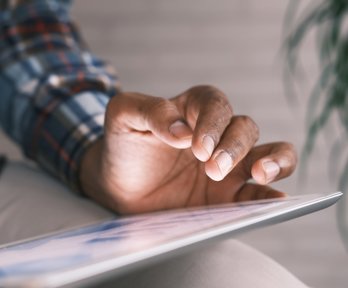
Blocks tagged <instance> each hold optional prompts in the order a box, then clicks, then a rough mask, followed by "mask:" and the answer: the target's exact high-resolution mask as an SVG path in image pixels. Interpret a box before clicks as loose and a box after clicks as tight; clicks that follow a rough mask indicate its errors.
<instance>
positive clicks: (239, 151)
mask: <svg viewBox="0 0 348 288" xmlns="http://www.w3.org/2000/svg"><path fill="white" fill-rule="evenodd" d="M227 153H228V154H229V155H230V156H231V158H232V160H233V161H236V160H239V159H241V158H243V156H244V155H245V154H246V146H245V144H244V143H243V141H242V140H241V139H238V138H236V139H231V140H230V141H229V148H228V149H227Z"/></svg>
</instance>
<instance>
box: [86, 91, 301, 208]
mask: <svg viewBox="0 0 348 288" xmlns="http://www.w3.org/2000/svg"><path fill="white" fill-rule="evenodd" d="M258 136H259V132H258V127H257V126H256V124H255V123H254V122H253V120H251V119H250V118H249V117H247V116H236V115H234V114H233V112H232V108H231V106H230V104H229V103H228V100H227V98H226V96H225V95H224V94H223V93H222V92H221V91H220V90H218V89H216V88H214V87H211V86H197V87H193V88H191V89H189V90H188V91H186V92H184V93H182V94H180V95H179V96H177V97H174V98H172V99H169V100H167V99H163V98H158V97H152V96H146V95H143V94H139V93H122V94H120V95H118V96H116V97H114V98H112V99H111V100H110V103H109V105H108V109H107V112H106V117H105V135H104V137H103V138H102V139H101V140H98V141H97V142H96V143H95V144H93V145H92V147H91V148H90V149H89V150H88V151H87V152H86V154H85V156H84V158H83V160H82V164H81V172H80V180H81V184H82V188H83V190H84V192H85V193H86V194H87V195H88V196H89V197H91V198H93V199H95V200H96V201H98V202H99V203H101V204H102V205H104V206H106V207H109V208H111V209H113V210H115V211H118V212H120V213H126V214H129V213H139V212H148V211H155V210H163V209H172V208H181V207H187V206H197V205H208V204H218V203H225V202H233V201H244V200H254V199H266V198H273V197H282V196H284V193H282V192H279V191H276V190H273V189H272V188H270V187H268V186H265V184H268V183H270V182H272V181H274V180H278V179H281V178H283V177H286V176H288V175H290V174H291V173H292V171H293V170H294V168H295V166H296V162H297V160H296V153H295V152H294V148H293V146H292V145H291V144H288V143H269V144H265V145H262V146H258V147H254V145H255V142H256V141H257V139H258ZM250 178H253V179H254V180H255V181H256V184H251V183H248V180H249V179H250Z"/></svg>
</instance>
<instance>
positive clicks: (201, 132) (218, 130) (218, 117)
mask: <svg viewBox="0 0 348 288" xmlns="http://www.w3.org/2000/svg"><path fill="white" fill-rule="evenodd" d="M180 97H184V98H186V99H185V100H186V101H184V103H185V104H184V106H185V107H184V108H183V110H184V111H183V112H184V113H183V114H184V115H185V118H186V120H187V122H188V123H189V125H190V126H191V128H192V129H193V130H194V131H193V138H192V152H193V154H194V155H195V156H196V158H197V159H199V160H201V161H203V162H206V161H208V160H209V159H210V157H211V156H212V154H213V151H214V149H215V148H216V146H217V145H218V143H219V142H220V139H221V137H222V135H223V133H224V131H225V129H226V127H227V126H228V125H229V124H230V121H231V118H232V116H233V111H232V107H231V105H230V104H229V102H228V99H227V97H226V95H225V94H224V93H223V92H222V91H220V90H219V89H217V88H215V87H213V86H209V85H202V86H196V87H193V88H191V89H189V90H188V91H186V92H184V93H183V94H182V95H180V96H179V97H178V98H180ZM179 102H180V101H179ZM179 106H180V104H179Z"/></svg>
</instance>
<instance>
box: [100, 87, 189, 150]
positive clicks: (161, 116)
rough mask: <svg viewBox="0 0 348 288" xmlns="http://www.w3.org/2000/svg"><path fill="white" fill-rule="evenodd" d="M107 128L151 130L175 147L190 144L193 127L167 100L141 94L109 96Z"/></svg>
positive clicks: (111, 129)
mask: <svg viewBox="0 0 348 288" xmlns="http://www.w3.org/2000/svg"><path fill="white" fill-rule="evenodd" d="M105 126H106V130H107V132H111V133H123V132H128V133H129V132H143V133H148V132H151V133H152V134H153V135H154V136H156V137H157V138H158V139H160V140H161V141H163V142H164V143H166V144H168V145H170V146H172V147H174V148H178V149H185V148H189V147H191V141H192V129H191V128H190V127H189V126H188V124H187V123H186V121H185V119H184V117H183V116H182V115H181V114H180V112H179V110H178V109H177V106H176V105H175V104H174V103H173V102H172V101H170V100H168V99H164V98H160V97H153V96H148V95H144V94H140V93H122V94H119V95H117V96H115V97H114V98H112V99H111V100H110V102H109V104H108V108H107V111H106V123H105Z"/></svg>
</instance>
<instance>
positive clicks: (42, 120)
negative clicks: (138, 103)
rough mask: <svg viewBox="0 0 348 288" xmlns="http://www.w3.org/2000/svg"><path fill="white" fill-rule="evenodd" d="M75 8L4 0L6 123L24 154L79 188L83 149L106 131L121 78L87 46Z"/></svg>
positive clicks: (1, 108)
mask: <svg viewBox="0 0 348 288" xmlns="http://www.w3.org/2000/svg"><path fill="white" fill-rule="evenodd" d="M13 2H14V4H13ZM17 2H18V4H17ZM69 8H70V1H67V0H60V1H59V0H28V1H3V0H0V9H1V10H0V29H1V30H0V123H1V126H2V128H3V130H4V131H5V132H6V133H7V134H8V135H9V136H10V137H11V138H12V139H13V140H14V141H16V142H17V143H19V144H20V145H21V147H22V149H23V151H24V153H25V155H26V156H28V157H30V158H31V159H34V160H35V161H36V162H38V163H39V164H40V165H41V166H42V167H44V169H46V170H47V171H49V172H50V173H52V174H53V175H55V176H57V177H58V178H60V179H61V180H63V181H64V182H66V183H68V184H69V185H70V186H71V187H73V189H74V190H79V182H78V168H79V163H80V160H81V156H82V155H83V152H84V151H85V150H86V148H87V147H88V146H89V145H90V144H91V143H93V142H94V141H95V140H96V139H97V138H99V137H101V136H102V134H103V122H104V113H105V108H106V105H107V103H108V101H109V99H110V97H113V96H114V95H116V94H117V91H118V81H117V77H116V75H115V72H114V70H113V68H112V67H111V66H109V65H108V64H106V63H105V62H103V61H102V60H100V59H99V58H97V57H96V56H94V55H93V54H92V53H91V52H90V51H89V50H88V49H87V48H86V45H85V44H84V41H83V40H82V38H81V36H80V34H79V32H78V29H77V27H76V26H75V25H74V24H73V23H72V22H71V20H70V17H69Z"/></svg>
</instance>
